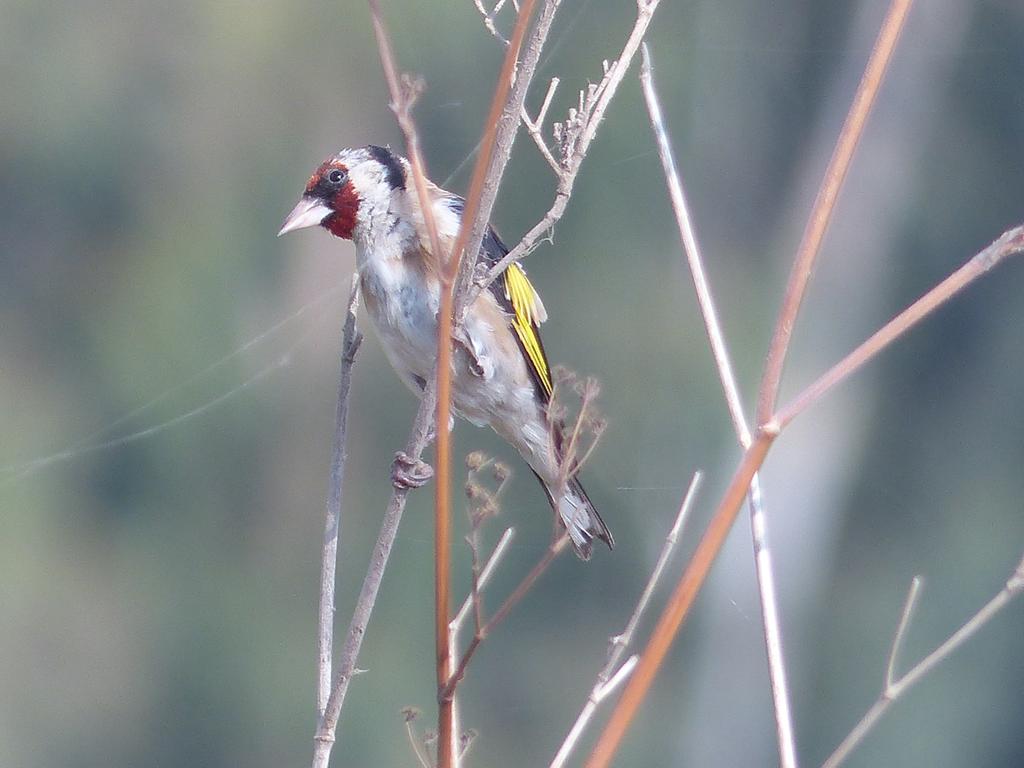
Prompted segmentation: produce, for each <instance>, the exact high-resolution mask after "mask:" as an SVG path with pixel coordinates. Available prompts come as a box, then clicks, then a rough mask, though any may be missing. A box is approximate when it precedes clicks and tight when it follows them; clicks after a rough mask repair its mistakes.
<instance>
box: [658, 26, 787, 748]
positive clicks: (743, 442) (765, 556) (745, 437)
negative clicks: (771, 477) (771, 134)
mask: <svg viewBox="0 0 1024 768" xmlns="http://www.w3.org/2000/svg"><path fill="white" fill-rule="evenodd" d="M641 56H642V59H641V65H640V82H641V85H642V86H643V92H644V101H645V102H646V103H647V111H648V113H649V115H650V118H651V126H652V128H653V129H654V135H655V139H656V141H657V144H658V154H659V155H660V157H661V164H662V169H663V170H664V172H665V179H666V181H667V183H668V189H669V197H670V198H671V201H672V209H673V211H674V212H675V215H676V223H677V225H678V227H679V237H680V239H681V240H682V243H683V252H684V253H685V254H686V260H687V263H688V265H689V268H690V275H691V277H692V278H693V286H694V289H695V291H696V293H697V303H698V304H699V305H700V311H701V316H702V317H703V318H704V328H705V330H706V331H707V335H708V342H709V344H710V346H711V354H712V356H713V357H714V359H715V367H716V368H717V369H718V377H719V380H720V382H721V385H722V392H723V393H724V394H725V402H726V405H727V406H728V408H729V415H730V416H731V418H732V423H733V429H734V430H735V432H736V439H737V440H738V441H739V444H740V446H741V447H742V448H744V449H746V448H749V447H750V442H751V438H750V429H749V428H748V427H747V419H746V416H745V415H744V409H743V402H742V400H741V399H740V391H739V387H738V386H737V384H736V374H735V373H734V372H733V367H732V362H731V361H730V358H729V349H728V347H727V345H726V343H725V334H724V333H723V332H722V325H721V323H720V322H719V320H718V311H717V310H716V309H715V301H714V298H713V296H712V294H711V286H710V283H709V282H708V278H707V273H706V272H705V270H704V260H703V259H702V258H701V253H700V247H699V246H698V244H697V234H696V231H695V228H694V226H693V218H692V217H691V216H690V209H689V206H688V205H687V203H686V194H685V192H684V191H683V182H682V178H681V177H680V175H679V171H678V170H677V168H676V162H675V158H674V157H673V153H672V146H671V144H670V142H669V139H668V132H667V131H666V130H665V121H664V119H663V117H662V112H661V103H660V101H659V99H658V94H657V91H656V90H655V87H654V73H653V68H652V66H651V59H650V53H649V51H648V49H647V43H644V45H643V48H642V50H641ZM748 507H749V509H750V533H751V538H752V541H753V546H754V567H755V571H756V573H757V587H758V596H759V598H760V604H761V625H762V627H763V629H764V639H765V653H766V656H767V659H768V679H769V683H770V687H771V692H772V705H773V713H774V715H775V734H776V740H777V742H778V747H779V765H780V766H781V768H796V765H797V761H796V737H795V736H794V729H793V715H792V707H791V706H790V698H789V685H788V683H787V682H786V663H785V657H784V656H783V653H782V628H781V622H780V621H779V610H778V597H777V595H776V591H775V575H774V569H773V568H772V557H771V549H770V548H769V546H768V520H767V516H766V515H765V511H764V502H763V497H762V493H761V478H760V475H758V474H755V475H754V477H753V478H752V479H751V482H750V496H749V497H748Z"/></svg>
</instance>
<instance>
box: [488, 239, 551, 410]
mask: <svg viewBox="0 0 1024 768" xmlns="http://www.w3.org/2000/svg"><path fill="white" fill-rule="evenodd" d="M481 252H482V253H481V258H482V259H483V260H484V261H486V262H489V263H491V264H495V263H497V262H498V261H499V260H501V258H502V257H503V256H504V255H505V254H507V253H508V248H506V247H505V244H504V243H503V242H501V240H500V239H499V238H498V236H497V235H496V234H495V233H494V230H493V229H491V228H490V227H488V228H487V234H486V236H485V237H484V241H483V245H482V246H481ZM490 291H491V293H492V294H494V297H495V298H496V299H497V300H498V305H499V306H500V307H501V308H502V309H503V310H505V312H506V313H508V315H509V318H510V319H509V326H510V327H511V328H512V330H513V331H515V334H516V340H517V341H518V342H519V348H520V349H521V350H522V351H523V356H524V357H525V358H526V362H527V365H528V366H529V368H530V374H531V375H532V376H533V380H534V382H535V383H536V384H537V391H538V392H539V393H540V395H541V397H542V398H543V400H544V402H547V401H549V400H550V399H551V393H552V391H553V386H552V381H551V364H550V363H549V362H548V356H547V353H546V352H545V351H544V343H543V342H542V341H541V339H540V324H541V323H543V322H544V321H545V320H547V319H548V313H547V310H545V309H544V303H543V302H542V301H541V300H540V294H538V293H537V289H536V288H534V287H533V284H532V283H530V279H529V278H528V277H527V276H526V272H525V271H524V270H523V268H522V267H521V266H519V264H517V263H515V262H513V263H512V264H509V265H508V267H506V268H505V271H504V272H503V273H502V275H501V277H499V278H498V279H497V280H495V281H494V282H493V283H491V285H490Z"/></svg>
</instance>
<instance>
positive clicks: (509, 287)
mask: <svg viewBox="0 0 1024 768" xmlns="http://www.w3.org/2000/svg"><path fill="white" fill-rule="evenodd" d="M505 292H506V295H507V296H508V299H509V301H510V302H511V303H512V309H513V311H514V312H515V316H514V317H513V318H512V327H513V328H514V329H515V332H516V335H517V336H518V337H519V341H520V342H521V343H522V345H523V349H524V350H525V351H526V356H527V358H529V363H530V365H531V367H532V368H533V370H534V372H535V373H536V374H537V378H538V379H540V382H541V386H542V387H543V388H544V391H545V392H546V393H547V394H548V395H549V396H550V395H551V371H550V369H549V368H548V361H547V358H546V357H545V356H544V350H543V348H542V347H541V345H540V337H539V336H538V335H537V326H536V322H535V321H536V317H535V316H534V309H533V308H534V290H533V286H532V285H530V281H529V280H528V279H527V277H526V273H525V272H523V270H522V267H520V266H519V265H518V264H510V265H509V267H508V269H506V270H505Z"/></svg>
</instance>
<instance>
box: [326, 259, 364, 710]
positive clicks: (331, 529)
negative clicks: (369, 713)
mask: <svg viewBox="0 0 1024 768" xmlns="http://www.w3.org/2000/svg"><path fill="white" fill-rule="evenodd" d="M358 306H359V275H358V274H353V275H352V289H351V291H350V292H349V299H348V312H346V313H345V324H344V326H343V328H342V332H341V339H342V341H341V371H340V372H339V374H338V404H337V407H336V409H335V414H334V438H333V440H332V443H331V480H330V488H329V490H328V493H327V514H326V520H325V523H324V545H323V557H322V560H321V564H320V607H319V611H318V616H317V642H316V655H317V689H316V714H317V718H318V719H320V720H323V716H324V710H325V709H326V708H327V699H328V698H330V695H331V663H332V657H333V655H334V585H335V571H336V569H337V566H338V540H339V539H340V537H341V512H342V500H343V499H344V495H345V494H344V491H345V485H344V484H345V457H346V452H345V447H346V436H347V432H348V402H349V394H350V392H351V389H352V365H353V363H354V362H355V359H356V353H357V352H358V351H359V345H360V344H361V343H362V341H363V335H362V334H361V333H360V332H359V330H358V329H357V328H356V310H357V308H358Z"/></svg>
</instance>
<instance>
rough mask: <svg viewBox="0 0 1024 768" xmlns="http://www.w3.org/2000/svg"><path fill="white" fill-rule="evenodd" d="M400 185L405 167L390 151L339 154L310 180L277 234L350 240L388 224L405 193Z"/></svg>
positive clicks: (365, 149) (372, 148) (370, 148)
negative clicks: (312, 232) (310, 232)
mask: <svg viewBox="0 0 1024 768" xmlns="http://www.w3.org/2000/svg"><path fill="white" fill-rule="evenodd" d="M405 180H406V161H405V160H404V158H402V157H399V156H398V155H396V154H395V153H393V152H392V151H391V150H390V149H385V148H384V147H377V146H373V145H371V146H368V147H360V148H358V149H343V150H341V152H339V153H338V154H336V155H334V156H333V157H331V158H328V159H327V160H326V161H325V162H324V163H322V164H321V165H320V167H319V168H317V169H316V172H315V173H314V174H313V175H312V176H310V178H309V181H308V182H307V184H306V189H305V191H304V192H303V193H302V197H301V198H300V199H299V202H298V204H296V206H295V207H294V208H293V209H292V212H291V213H289V214H288V217H287V218H286V219H285V220H284V226H282V227H281V231H280V232H278V233H277V234H278V236H279V237H280V236H281V235H283V234H285V233H286V232H292V231H294V230H296V229H303V228H305V227H315V226H321V227H323V228H324V229H326V230H327V231H328V232H330V233H331V234H333V235H335V236H337V237H342V238H345V239H346V240H351V239H353V238H354V237H358V236H359V235H360V230H366V229H369V228H372V227H373V226H374V225H375V224H378V223H381V224H382V223H384V222H385V221H386V220H387V217H388V216H389V211H390V210H391V209H392V207H393V205H392V204H393V201H394V198H395V197H396V196H397V195H398V194H400V193H402V192H404V190H405Z"/></svg>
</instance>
